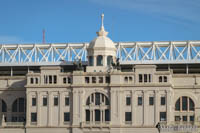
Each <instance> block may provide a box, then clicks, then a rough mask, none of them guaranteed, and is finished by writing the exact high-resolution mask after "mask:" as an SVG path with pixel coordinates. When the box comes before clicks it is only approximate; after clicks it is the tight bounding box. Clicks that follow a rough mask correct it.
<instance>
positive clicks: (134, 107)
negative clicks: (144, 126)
mask: <svg viewBox="0 0 200 133" xmlns="http://www.w3.org/2000/svg"><path fill="white" fill-rule="evenodd" d="M131 94H132V95H131V112H132V125H134V124H136V115H137V113H136V101H137V100H136V99H137V98H136V94H135V91H134V90H132V93H131Z"/></svg>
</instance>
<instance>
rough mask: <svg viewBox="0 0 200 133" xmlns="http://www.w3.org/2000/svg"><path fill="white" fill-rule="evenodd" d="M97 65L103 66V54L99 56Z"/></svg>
mask: <svg viewBox="0 0 200 133" xmlns="http://www.w3.org/2000/svg"><path fill="white" fill-rule="evenodd" d="M97 66H103V56H102V55H98V56H97Z"/></svg>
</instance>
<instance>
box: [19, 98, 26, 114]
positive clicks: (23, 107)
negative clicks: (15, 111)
mask: <svg viewBox="0 0 200 133" xmlns="http://www.w3.org/2000/svg"><path fill="white" fill-rule="evenodd" d="M24 105H25V100H24V98H19V112H25V106H24Z"/></svg>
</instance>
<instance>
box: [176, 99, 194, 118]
mask: <svg viewBox="0 0 200 133" xmlns="http://www.w3.org/2000/svg"><path fill="white" fill-rule="evenodd" d="M194 110H195V104H194V102H193V100H192V99H191V98H190V97H187V96H182V97H180V98H179V99H178V100H177V101H176V103H175V121H183V122H189V121H190V122H193V121H194V116H195V114H194Z"/></svg>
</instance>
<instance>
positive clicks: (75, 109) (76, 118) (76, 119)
mask: <svg viewBox="0 0 200 133" xmlns="http://www.w3.org/2000/svg"><path fill="white" fill-rule="evenodd" d="M72 116H73V117H72V118H73V125H79V115H78V90H73V115H72Z"/></svg>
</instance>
